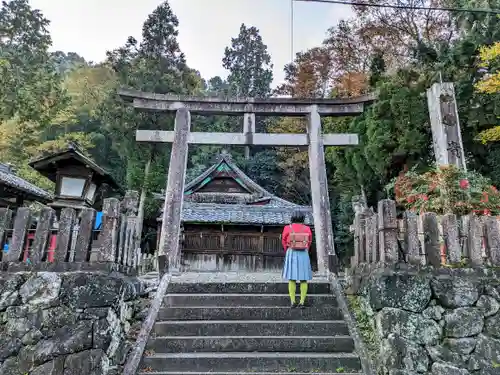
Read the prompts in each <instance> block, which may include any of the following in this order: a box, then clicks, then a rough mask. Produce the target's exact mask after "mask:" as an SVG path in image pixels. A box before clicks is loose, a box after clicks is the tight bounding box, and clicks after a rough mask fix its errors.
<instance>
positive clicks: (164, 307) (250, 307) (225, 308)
mask: <svg viewBox="0 0 500 375" xmlns="http://www.w3.org/2000/svg"><path fill="white" fill-rule="evenodd" d="M314 308H317V309H319V308H321V309H332V310H333V309H335V310H338V309H339V307H338V306H335V305H320V306H308V307H306V311H307V310H308V309H314ZM160 309H161V310H167V309H168V310H171V309H184V310H188V309H219V310H220V309H221V306H218V305H213V306H212V305H203V306H197V305H193V306H191V305H189V306H162V307H160ZM231 309H248V310H250V309H251V310H254V309H262V310H264V309H281V310H290V306H248V305H245V306H224V310H231Z"/></svg>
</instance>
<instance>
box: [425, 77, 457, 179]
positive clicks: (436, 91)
mask: <svg viewBox="0 0 500 375" xmlns="http://www.w3.org/2000/svg"><path fill="white" fill-rule="evenodd" d="M427 104H428V107H429V117H430V120H431V128H432V139H433V143H434V154H435V155H436V162H437V165H438V166H441V165H450V164H452V165H455V166H457V167H458V168H461V169H463V170H466V165H465V153H464V146H463V143H462V134H461V132H460V121H459V118H458V110H457V102H456V99H455V89H454V87H453V83H451V82H443V83H435V84H433V85H432V87H431V88H430V89H428V90H427Z"/></svg>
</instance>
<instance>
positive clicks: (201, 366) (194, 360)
mask: <svg viewBox="0 0 500 375" xmlns="http://www.w3.org/2000/svg"><path fill="white" fill-rule="evenodd" d="M144 366H146V367H149V368H151V369H152V370H153V371H160V370H164V369H170V370H171V371H178V372H184V371H193V370H196V371H204V372H213V371H214V370H216V371H230V370H234V369H238V370H245V372H247V373H254V372H256V371H260V372H283V371H286V372H296V371H302V372H313V373H315V372H318V371H319V372H321V371H323V372H324V371H325V370H328V371H330V372H332V373H335V372H339V371H337V370H339V369H344V368H348V369H359V368H360V367H361V364H360V361H359V358H358V356H357V355H356V354H353V353H301V352H299V353H298V352H286V353H277V352H276V353H275V352H273V353H237V352H236V353H235V352H233V353H219V352H215V353H161V354H153V355H149V356H147V357H145V358H144Z"/></svg>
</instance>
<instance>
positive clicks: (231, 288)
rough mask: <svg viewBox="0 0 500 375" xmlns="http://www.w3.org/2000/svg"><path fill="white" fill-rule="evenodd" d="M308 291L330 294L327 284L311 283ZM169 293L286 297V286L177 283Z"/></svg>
mask: <svg viewBox="0 0 500 375" xmlns="http://www.w3.org/2000/svg"><path fill="white" fill-rule="evenodd" d="M297 287H298V286H297ZM297 289H298V288H297ZM308 291H309V293H310V294H327V293H330V284H329V283H327V282H315V283H311V284H309V288H308ZM169 292H170V293H175V294H190V293H193V294H215V293H229V294H233V293H239V294H252V293H256V294H286V295H287V294H288V284H286V283H198V284H189V283H177V284H172V285H171V286H169Z"/></svg>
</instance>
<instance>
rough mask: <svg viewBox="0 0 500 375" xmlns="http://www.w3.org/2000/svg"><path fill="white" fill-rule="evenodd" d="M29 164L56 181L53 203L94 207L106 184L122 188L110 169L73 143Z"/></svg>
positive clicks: (113, 187) (80, 207)
mask: <svg viewBox="0 0 500 375" xmlns="http://www.w3.org/2000/svg"><path fill="white" fill-rule="evenodd" d="M29 165H30V166H31V167H32V168H33V169H35V170H36V171H38V172H39V173H40V174H42V175H43V176H45V177H47V178H48V179H49V180H51V181H53V182H54V183H55V184H56V189H55V196H54V201H53V202H52V203H51V204H50V206H51V207H54V208H57V209H60V208H62V207H72V208H75V209H82V208H89V207H94V206H95V205H96V204H97V205H98V206H100V205H101V203H102V202H100V200H97V198H98V197H99V195H100V193H101V189H102V188H103V187H104V186H109V187H111V188H112V189H113V190H118V191H121V188H120V186H119V185H118V184H117V183H116V181H115V180H114V179H113V177H112V176H111V174H110V173H108V172H107V171H105V170H104V169H103V168H101V167H100V166H98V165H97V164H96V163H95V162H94V161H93V160H92V159H90V158H88V157H87V156H85V155H84V153H83V152H82V151H81V150H80V149H79V148H78V147H77V146H76V145H75V144H73V143H70V144H69V145H68V148H67V149H66V150H64V151H61V152H56V153H53V154H50V155H45V156H43V157H41V158H39V159H36V160H33V161H31V162H30V163H29Z"/></svg>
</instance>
